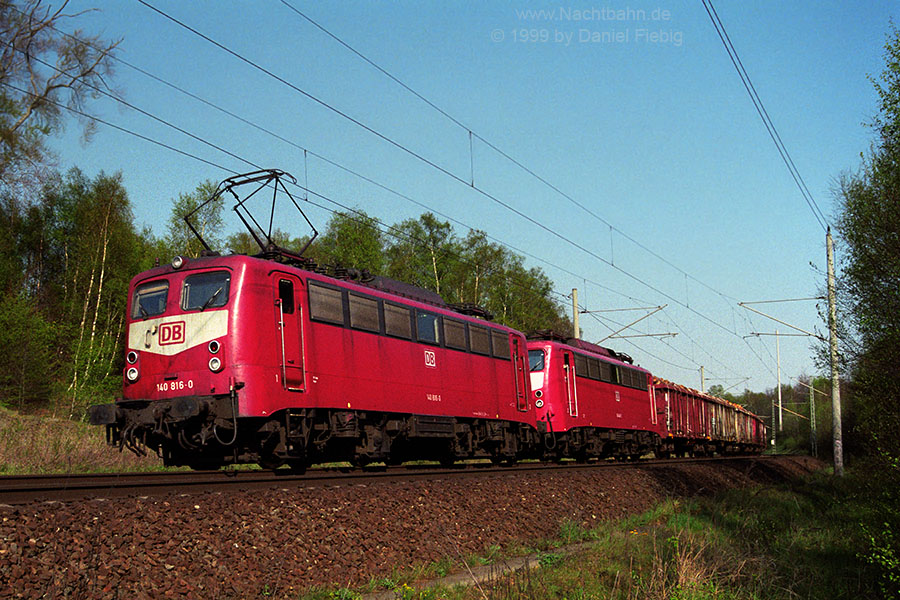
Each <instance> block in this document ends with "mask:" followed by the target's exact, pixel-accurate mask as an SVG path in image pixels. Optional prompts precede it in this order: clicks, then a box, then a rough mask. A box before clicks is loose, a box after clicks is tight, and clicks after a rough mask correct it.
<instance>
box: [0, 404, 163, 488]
mask: <svg viewBox="0 0 900 600" xmlns="http://www.w3.org/2000/svg"><path fill="white" fill-rule="evenodd" d="M163 468H164V467H163V466H162V461H161V460H160V459H158V458H156V457H155V456H146V457H143V458H138V457H137V456H135V455H133V454H132V453H131V452H128V451H127V450H126V451H124V452H119V451H117V450H116V449H115V448H111V447H109V446H107V445H106V438H105V431H104V428H103V427H93V426H91V425H87V424H85V423H78V422H75V421H70V420H68V419H57V418H53V417H49V416H41V415H23V414H19V413H17V412H15V411H11V410H7V409H5V408H0V475H32V474H44V473H102V472H110V471H154V470H160V469H163Z"/></svg>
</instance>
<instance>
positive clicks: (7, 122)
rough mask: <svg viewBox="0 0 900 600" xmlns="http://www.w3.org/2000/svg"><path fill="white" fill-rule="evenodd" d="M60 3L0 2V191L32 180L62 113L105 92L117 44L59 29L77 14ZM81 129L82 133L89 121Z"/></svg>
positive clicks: (44, 160) (46, 155)
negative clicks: (68, 11) (70, 11)
mask: <svg viewBox="0 0 900 600" xmlns="http://www.w3.org/2000/svg"><path fill="white" fill-rule="evenodd" d="M67 4H68V1H65V2H63V3H62V4H61V5H60V6H59V7H58V8H55V9H54V8H52V7H49V6H46V5H45V4H43V2H42V0H0V186H4V187H6V188H7V189H9V188H10V187H12V186H21V185H29V184H34V183H36V182H38V180H39V179H40V177H41V174H42V172H43V171H44V170H45V168H46V166H47V163H48V162H49V161H50V159H51V158H52V157H51V155H50V153H49V152H48V150H47V147H46V145H45V139H46V137H47V136H48V135H51V134H53V133H56V132H58V131H60V130H61V129H62V128H63V126H64V123H65V120H64V118H63V117H64V114H63V113H64V112H66V110H65V109H66V108H67V107H68V108H74V109H77V110H81V109H83V107H84V105H85V102H86V101H87V100H88V99H91V98H96V97H98V96H99V92H98V91H97V90H98V89H104V88H105V89H109V84H108V81H109V79H110V77H111V75H112V70H113V69H112V66H111V62H112V60H111V59H112V53H113V51H114V50H115V48H116V47H117V46H118V44H119V41H114V42H105V41H103V40H101V39H100V38H99V37H98V36H87V35H85V34H84V33H82V32H81V31H80V30H77V29H76V30H75V31H74V32H73V33H71V34H70V33H67V32H65V31H64V30H63V27H64V26H65V25H66V24H67V23H69V22H70V21H72V20H74V19H76V18H77V17H78V16H80V15H83V14H84V12H79V13H74V14H69V13H66V12H65V10H66V6H67ZM82 126H83V127H84V134H85V136H86V137H87V136H89V135H90V133H91V130H92V122H91V121H90V120H88V119H82ZM0 191H2V189H0Z"/></svg>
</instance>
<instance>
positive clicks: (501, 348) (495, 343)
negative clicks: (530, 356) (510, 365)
mask: <svg viewBox="0 0 900 600" xmlns="http://www.w3.org/2000/svg"><path fill="white" fill-rule="evenodd" d="M491 348H492V349H493V350H494V356H496V357H497V358H502V359H505V360H509V336H508V335H507V334H506V332H504V331H496V330H494V329H491Z"/></svg>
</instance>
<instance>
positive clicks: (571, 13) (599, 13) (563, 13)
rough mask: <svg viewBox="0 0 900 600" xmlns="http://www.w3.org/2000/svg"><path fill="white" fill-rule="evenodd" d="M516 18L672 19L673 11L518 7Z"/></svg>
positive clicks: (541, 19)
mask: <svg viewBox="0 0 900 600" xmlns="http://www.w3.org/2000/svg"><path fill="white" fill-rule="evenodd" d="M515 13H516V18H517V19H518V20H520V21H535V22H541V21H543V22H554V21H556V22H582V21H671V20H672V11H670V10H669V9H667V8H662V7H656V8H651V9H646V8H631V7H628V6H626V7H624V8H621V7H617V8H613V7H611V6H600V7H596V6H595V7H591V8H573V7H571V6H558V7H556V8H537V9H536V8H517V9H515Z"/></svg>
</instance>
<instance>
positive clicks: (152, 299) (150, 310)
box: [131, 280, 169, 319]
mask: <svg viewBox="0 0 900 600" xmlns="http://www.w3.org/2000/svg"><path fill="white" fill-rule="evenodd" d="M168 297H169V282H168V281H165V280H163V281H151V282H150V283H145V284H142V285H139V286H138V287H137V289H135V290H134V303H133V304H132V305H131V318H132V319H146V318H147V317H155V316H156V315H161V314H163V313H164V312H166V299H167V298H168Z"/></svg>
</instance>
